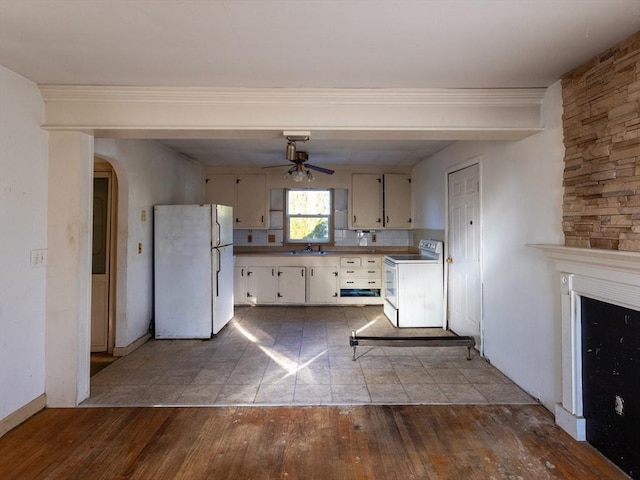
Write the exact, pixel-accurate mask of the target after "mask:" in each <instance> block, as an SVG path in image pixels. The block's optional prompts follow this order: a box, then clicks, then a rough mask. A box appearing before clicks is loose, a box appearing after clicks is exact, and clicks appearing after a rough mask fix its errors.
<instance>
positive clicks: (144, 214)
mask: <svg viewBox="0 0 640 480" xmlns="http://www.w3.org/2000/svg"><path fill="white" fill-rule="evenodd" d="M140 220H141V221H143V222H146V221H147V211H146V210H145V209H142V211H141V212H140Z"/></svg>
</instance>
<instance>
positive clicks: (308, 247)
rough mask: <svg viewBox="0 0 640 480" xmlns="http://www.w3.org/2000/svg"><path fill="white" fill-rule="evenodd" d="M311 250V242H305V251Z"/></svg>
mask: <svg viewBox="0 0 640 480" xmlns="http://www.w3.org/2000/svg"><path fill="white" fill-rule="evenodd" d="M312 250H313V249H312V248H311V244H310V243H307V248H306V251H307V252H311V251H312Z"/></svg>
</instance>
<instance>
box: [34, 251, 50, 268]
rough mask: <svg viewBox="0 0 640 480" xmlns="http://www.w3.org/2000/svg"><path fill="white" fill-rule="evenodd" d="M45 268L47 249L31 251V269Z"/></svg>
mask: <svg viewBox="0 0 640 480" xmlns="http://www.w3.org/2000/svg"><path fill="white" fill-rule="evenodd" d="M46 266H47V249H46V248H44V249H41V250H31V268H40V267H46Z"/></svg>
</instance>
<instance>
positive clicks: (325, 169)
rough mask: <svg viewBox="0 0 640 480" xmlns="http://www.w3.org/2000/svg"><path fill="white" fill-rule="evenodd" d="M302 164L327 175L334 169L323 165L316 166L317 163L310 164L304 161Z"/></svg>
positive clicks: (331, 173)
mask: <svg viewBox="0 0 640 480" xmlns="http://www.w3.org/2000/svg"><path fill="white" fill-rule="evenodd" d="M304 166H305V167H306V168H308V169H310V170H315V171H317V172H322V173H326V174H327V175H333V173H334V170H331V169H329V168H324V167H318V166H317V165H311V164H310V163H305V164H304Z"/></svg>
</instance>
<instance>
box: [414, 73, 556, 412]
mask: <svg viewBox="0 0 640 480" xmlns="http://www.w3.org/2000/svg"><path fill="white" fill-rule="evenodd" d="M561 117H562V99H561V86H560V82H557V83H555V84H554V85H552V86H551V87H549V89H548V91H547V94H546V96H545V98H544V101H543V105H542V119H543V124H544V126H545V131H544V132H542V133H539V134H537V135H534V136H531V137H529V138H526V139H524V140H521V141H518V142H457V143H455V144H453V145H451V146H450V147H448V148H446V149H445V150H443V151H441V152H439V153H437V154H435V155H434V156H432V157H430V158H428V159H426V160H425V161H423V162H422V163H420V164H419V165H417V166H416V167H415V168H414V170H413V173H412V177H413V182H414V190H413V191H414V208H415V226H416V228H425V229H445V225H446V208H445V195H446V178H445V176H446V170H447V169H448V168H450V167H451V166H453V165H455V164H457V163H460V162H464V161H466V160H468V159H470V158H472V157H475V156H478V155H481V161H480V164H481V182H482V183H481V202H482V215H483V223H482V242H483V251H482V255H483V258H482V264H483V302H484V303H483V331H484V352H485V356H486V357H487V358H488V359H490V361H491V363H492V364H493V365H495V366H496V367H497V368H499V369H500V370H501V371H502V372H504V373H505V374H506V375H507V376H509V377H510V378H512V379H513V380H514V381H516V382H517V383H518V384H519V385H520V386H521V387H522V388H524V389H525V390H526V391H528V392H529V393H530V394H532V395H533V396H534V397H536V398H539V399H540V400H541V401H542V402H543V403H544V405H546V406H547V407H548V408H550V409H552V407H553V404H555V403H556V402H558V401H560V397H561V390H560V380H561V378H560V375H561V372H560V319H559V318H554V316H555V315H556V312H559V311H560V308H559V298H556V297H557V295H556V291H557V287H556V282H557V281H558V278H557V276H556V273H555V272H554V269H553V266H552V265H551V263H550V262H549V261H548V260H546V259H545V258H544V256H543V255H542V254H541V253H540V252H538V251H537V250H535V249H532V248H530V247H526V246H525V244H527V243H555V244H562V243H563V234H562V224H561V222H562V193H563V190H562V175H563V168H564V162H563V155H564V147H563V143H562V140H563V137H562V124H561V120H562V119H561Z"/></svg>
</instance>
